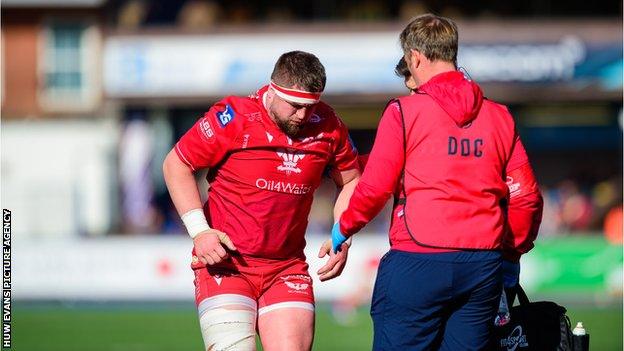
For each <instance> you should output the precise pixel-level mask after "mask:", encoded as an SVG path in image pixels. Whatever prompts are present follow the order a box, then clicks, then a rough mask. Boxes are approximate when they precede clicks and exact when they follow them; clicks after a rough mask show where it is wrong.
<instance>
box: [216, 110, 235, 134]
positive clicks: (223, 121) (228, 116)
mask: <svg viewBox="0 0 624 351" xmlns="http://www.w3.org/2000/svg"><path fill="white" fill-rule="evenodd" d="M234 116H235V113H234V110H233V109H232V106H230V105H225V110H223V111H221V112H217V121H218V122H219V125H220V126H221V128H224V127H225V126H226V125H228V123H230V122H231V121H232V120H233V119H234Z"/></svg>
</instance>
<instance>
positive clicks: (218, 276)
mask: <svg viewBox="0 0 624 351" xmlns="http://www.w3.org/2000/svg"><path fill="white" fill-rule="evenodd" d="M212 277H213V278H214V280H215V282H217V285H221V281H222V280H223V276H221V275H220V274H215V275H213V276H212Z"/></svg>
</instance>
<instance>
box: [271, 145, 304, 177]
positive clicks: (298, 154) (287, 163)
mask: <svg viewBox="0 0 624 351" xmlns="http://www.w3.org/2000/svg"><path fill="white" fill-rule="evenodd" d="M277 156H279V157H281V158H282V160H283V161H282V164H281V165H280V166H277V170H278V171H282V172H286V174H288V175H290V174H291V173H301V169H300V168H299V167H297V163H298V162H299V161H301V159H303V158H304V157H305V154H304V153H303V152H302V151H297V150H293V149H277Z"/></svg>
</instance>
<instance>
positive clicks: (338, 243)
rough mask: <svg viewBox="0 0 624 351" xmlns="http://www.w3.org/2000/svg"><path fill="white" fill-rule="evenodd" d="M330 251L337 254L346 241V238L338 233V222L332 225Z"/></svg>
mask: <svg viewBox="0 0 624 351" xmlns="http://www.w3.org/2000/svg"><path fill="white" fill-rule="evenodd" d="M331 236H332V240H331V241H332V251H333V252H334V253H337V252H339V251H340V250H341V248H342V244H343V243H344V242H345V241H347V238H346V237H345V236H344V235H342V233H341V232H340V222H336V223H334V226H333V227H332V233H331Z"/></svg>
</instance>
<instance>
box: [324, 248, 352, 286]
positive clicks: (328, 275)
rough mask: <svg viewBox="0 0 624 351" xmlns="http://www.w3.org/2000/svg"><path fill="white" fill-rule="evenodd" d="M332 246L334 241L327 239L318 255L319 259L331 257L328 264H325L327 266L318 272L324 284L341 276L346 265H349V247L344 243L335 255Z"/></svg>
mask: <svg viewBox="0 0 624 351" xmlns="http://www.w3.org/2000/svg"><path fill="white" fill-rule="evenodd" d="M332 245H333V244H332V240H331V239H327V240H326V241H325V242H324V243H323V245H321V249H320V250H319V253H318V257H319V258H323V257H325V256H326V255H329V260H327V263H325V265H324V266H323V267H321V268H320V269H319V270H318V271H317V272H316V274H318V276H319V279H320V280H321V281H322V282H323V281H326V280H330V279H332V278H336V277H337V276H339V275H340V274H341V273H342V270H343V269H344V267H345V265H346V264H347V256H348V255H349V245H348V244H347V243H342V244H341V246H342V247H341V248H340V250H339V252H337V253H335V252H334V250H333V249H332Z"/></svg>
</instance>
